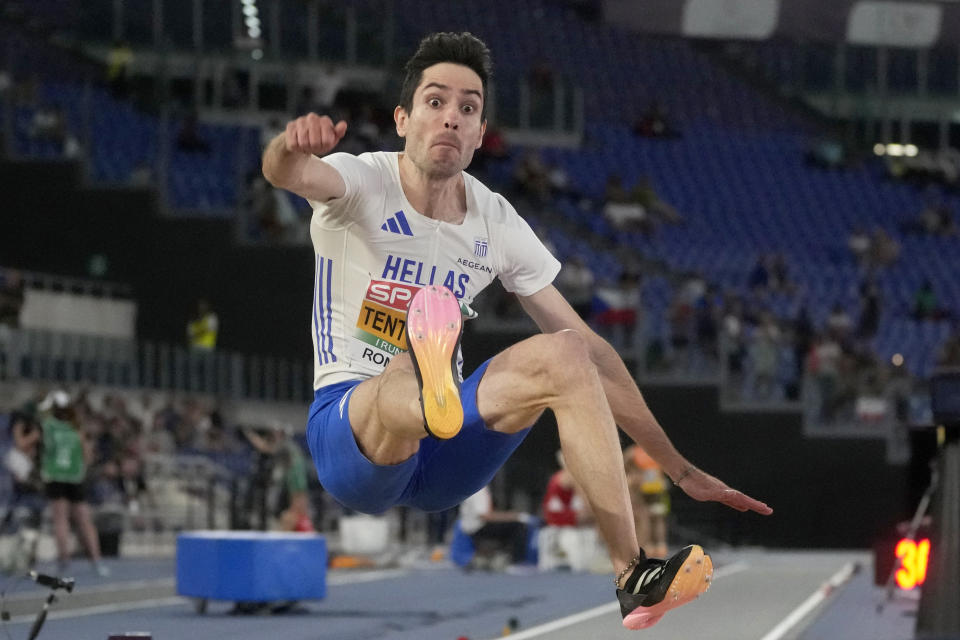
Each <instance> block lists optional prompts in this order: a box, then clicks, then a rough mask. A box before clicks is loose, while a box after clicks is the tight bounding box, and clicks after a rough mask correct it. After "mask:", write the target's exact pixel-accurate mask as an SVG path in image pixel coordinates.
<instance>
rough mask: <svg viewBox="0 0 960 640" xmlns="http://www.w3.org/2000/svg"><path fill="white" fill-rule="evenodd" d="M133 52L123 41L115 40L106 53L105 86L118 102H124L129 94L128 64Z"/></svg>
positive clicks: (131, 59)
mask: <svg viewBox="0 0 960 640" xmlns="http://www.w3.org/2000/svg"><path fill="white" fill-rule="evenodd" d="M132 62H133V51H132V50H131V49H130V45H129V44H127V42H126V41H124V40H115V41H114V43H113V46H112V47H111V48H110V51H109V52H108V53H107V86H109V87H110V91H112V92H113V95H114V97H115V98H117V99H118V100H124V99H126V98H127V95H128V94H129V92H130V78H129V75H128V74H129V72H130V64H131V63H132Z"/></svg>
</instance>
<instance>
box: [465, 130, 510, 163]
mask: <svg viewBox="0 0 960 640" xmlns="http://www.w3.org/2000/svg"><path fill="white" fill-rule="evenodd" d="M509 157H510V152H509V148H508V146H507V141H506V138H505V137H504V135H503V131H502V130H500V129H498V128H497V127H495V126H492V125H491V126H488V127H487V133H486V135H484V136H483V142H482V143H481V144H480V148H479V149H477V152H476V153H475V154H474V156H473V162H472V163H471V165H470V167H471V172H472V171H474V170H478V171H484V170H486V169H487V167H488V166H489V164H490V163H491V162H497V161H500V160H506V159H507V158H509Z"/></svg>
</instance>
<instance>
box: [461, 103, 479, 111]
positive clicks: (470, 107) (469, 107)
mask: <svg viewBox="0 0 960 640" xmlns="http://www.w3.org/2000/svg"><path fill="white" fill-rule="evenodd" d="M476 110H477V108H476V107H474V106H473V105H472V104H465V105H463V112H464V113H473V112H474V111H476Z"/></svg>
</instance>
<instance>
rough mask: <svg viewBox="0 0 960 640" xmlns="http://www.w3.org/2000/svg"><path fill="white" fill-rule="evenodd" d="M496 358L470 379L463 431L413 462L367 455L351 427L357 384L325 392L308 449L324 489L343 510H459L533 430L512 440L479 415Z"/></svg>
mask: <svg viewBox="0 0 960 640" xmlns="http://www.w3.org/2000/svg"><path fill="white" fill-rule="evenodd" d="M489 363H490V361H489V360H487V361H486V362H484V363H483V364H482V365H480V366H479V367H478V368H477V370H476V371H474V372H473V375H471V376H470V377H469V378H467V379H466V380H464V381H463V385H462V386H461V389H460V397H461V401H462V402H463V428H462V429H461V431H460V433H458V434H457V435H456V436H455V437H453V438H451V439H449V440H437V439H436V438H430V437H427V438H424V439H423V440H421V441H420V449H419V450H418V451H417V453H415V454H414V455H413V456H412V457H411V458H410V459H408V460H405V461H403V462H401V463H400V464H395V465H386V466H385V465H378V464H374V463H372V462H370V460H368V459H367V457H366V456H364V455H363V453H361V451H360V448H359V447H358V446H357V441H356V439H355V438H354V436H353V430H352V429H351V428H350V418H349V415H350V413H349V407H350V396H351V395H353V389H354V388H355V387H356V386H357V385H358V384H360V382H362V381H361V380H351V381H349V382H341V383H338V384H332V385H329V386H326V387H322V388H320V389H317V391H316V393H315V395H314V400H313V404H312V405H310V414H309V417H308V419H307V446H308V447H309V448H310V454H311V455H312V456H313V462H314V464H315V465H316V467H317V475H318V477H319V479H320V484H322V485H323V488H324V489H326V490H327V491H328V492H329V493H330V494H331V495H332V496H333V497H334V498H336V499H337V501H338V502H340V503H341V504H342V505H344V506H346V507H349V508H351V509H354V510H356V511H359V512H361V513H382V512H384V511H386V510H387V509H389V508H390V507H393V506H397V505H405V506H411V507H416V508H418V509H422V510H424V511H442V510H444V509H449V508H450V507H453V506H456V505H458V504H460V503H461V502H463V501H464V499H466V498H468V497H470V496H471V495H473V494H474V493H476V492H477V491H479V490H480V489H481V488H482V487H485V486H486V485H487V484H489V483H490V481H491V480H492V479H493V476H494V474H496V472H497V470H498V469H500V467H502V466H503V464H504V463H505V462H506V461H507V459H508V458H509V457H510V455H511V454H512V453H513V452H514V450H516V448H517V447H519V446H520V443H521V442H523V439H524V438H525V437H526V436H527V433H529V432H530V429H529V427H528V428H526V429H524V430H523V431H520V432H518V433H513V434H506V433H499V432H497V431H492V430H490V429H488V428H487V425H486V424H485V423H484V422H483V418H481V417H480V412H479V411H478V410H477V386H478V385H479V384H480V379H481V378H482V377H483V374H484V372H485V371H486V369H487V365H488V364H489Z"/></svg>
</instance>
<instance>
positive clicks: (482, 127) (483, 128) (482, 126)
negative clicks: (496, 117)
mask: <svg viewBox="0 0 960 640" xmlns="http://www.w3.org/2000/svg"><path fill="white" fill-rule="evenodd" d="M486 134H487V121H486V120H484V121H483V122H481V123H480V139H479V140H477V146H475V147H474V149H479V148H480V147H482V146H483V136H485V135H486Z"/></svg>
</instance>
